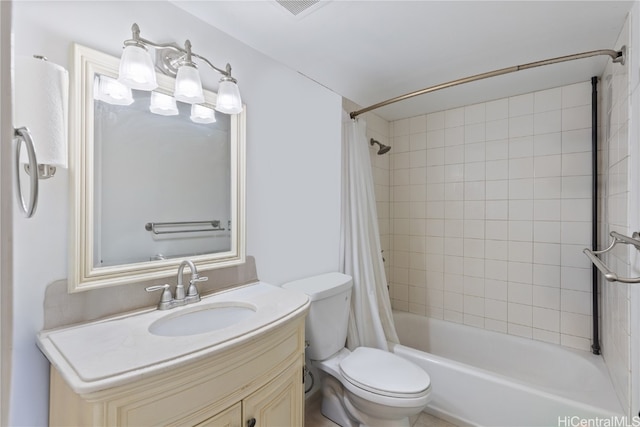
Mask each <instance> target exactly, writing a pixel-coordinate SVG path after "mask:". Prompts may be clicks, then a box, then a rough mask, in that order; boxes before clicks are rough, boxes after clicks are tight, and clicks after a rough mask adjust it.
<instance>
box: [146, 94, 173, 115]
mask: <svg viewBox="0 0 640 427" xmlns="http://www.w3.org/2000/svg"><path fill="white" fill-rule="evenodd" d="M149 111H151V112H152V113H154V114H160V115H161V116H176V115H178V106H177V105H176V99H175V98H174V97H173V96H169V95H165V94H164V93H159V92H151V103H150V104H149Z"/></svg>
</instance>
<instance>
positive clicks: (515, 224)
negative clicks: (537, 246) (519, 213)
mask: <svg viewBox="0 0 640 427" xmlns="http://www.w3.org/2000/svg"><path fill="white" fill-rule="evenodd" d="M509 240H512V241H518V242H531V241H533V222H532V221H512V220H509Z"/></svg>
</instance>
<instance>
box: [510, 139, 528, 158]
mask: <svg viewBox="0 0 640 427" xmlns="http://www.w3.org/2000/svg"><path fill="white" fill-rule="evenodd" d="M532 156H533V136H523V137H519V138H510V139H509V158H510V159H516V158H519V157H532Z"/></svg>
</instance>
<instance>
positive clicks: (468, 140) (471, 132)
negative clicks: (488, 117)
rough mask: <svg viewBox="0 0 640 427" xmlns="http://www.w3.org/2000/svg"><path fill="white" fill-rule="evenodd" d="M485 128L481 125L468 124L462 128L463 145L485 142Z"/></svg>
mask: <svg viewBox="0 0 640 427" xmlns="http://www.w3.org/2000/svg"><path fill="white" fill-rule="evenodd" d="M485 128H486V125H485V124H484V122H483V123H474V124H468V125H465V127H464V142H465V144H473V143H476V142H484V141H485Z"/></svg>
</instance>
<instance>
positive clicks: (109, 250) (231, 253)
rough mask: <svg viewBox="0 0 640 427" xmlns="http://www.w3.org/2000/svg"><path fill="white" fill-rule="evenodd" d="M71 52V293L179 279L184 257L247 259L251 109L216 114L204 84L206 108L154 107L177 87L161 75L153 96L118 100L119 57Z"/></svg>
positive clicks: (202, 261) (206, 262) (214, 263)
mask: <svg viewBox="0 0 640 427" xmlns="http://www.w3.org/2000/svg"><path fill="white" fill-rule="evenodd" d="M72 50H73V52H72V54H73V70H72V87H71V98H70V99H71V102H70V112H71V117H70V133H69V136H70V140H69V153H70V158H69V173H70V183H71V188H70V218H71V219H70V227H69V228H70V241H69V248H70V250H69V291H70V292H78V291H82V290H89V289H95V288H97V287H104V286H114V285H121V284H126V283H134V282H142V281H148V280H154V279H158V278H162V277H168V276H172V275H175V274H176V272H177V268H178V265H179V264H180V262H181V261H182V260H184V259H190V260H191V261H193V262H194V263H195V264H196V266H197V267H198V270H199V271H206V270H210V269H214V268H220V267H227V266H230V265H235V264H240V263H243V262H244V260H245V245H244V242H245V237H244V230H245V226H244V186H245V184H244V176H245V168H244V167H245V155H244V149H245V120H246V116H245V115H246V113H245V111H246V109H245V110H243V112H242V113H240V114H237V115H226V114H222V113H220V112H217V111H215V113H214V110H213V106H214V105H215V102H216V94H215V93H213V92H210V91H207V90H205V103H204V104H202V105H200V106H199V107H196V108H203V110H202V111H204V114H201V113H200V112H199V111H195V110H192V106H191V105H190V104H184V103H181V102H177V103H175V104H174V105H173V106H171V105H170V106H169V107H166V106H163V104H162V102H160V104H158V102H157V101H158V100H157V99H154V103H153V105H154V108H151V107H150V105H152V102H151V101H152V99H151V98H152V97H154V98H157V97H158V98H162V99H164V100H170V96H171V93H172V92H173V86H174V79H173V78H171V77H168V76H165V75H160V74H158V75H157V77H158V84H159V87H158V88H157V89H156V90H154V91H153V92H148V91H137V90H131V94H125V95H122V94H116V95H115V98H114V97H112V96H111V95H109V93H110V92H109V89H108V86H109V84H110V83H112V82H113V81H114V80H113V79H116V78H117V74H118V66H119V58H115V57H112V56H110V55H107V54H104V53H102V52H99V51H96V50H93V49H90V48H87V47H85V46H81V45H78V44H74V45H73V47H72ZM163 95H168V96H163ZM161 101H162V100H161ZM152 109H153V111H154V112H152V111H151V110H152ZM212 120H215V121H213V122H212Z"/></svg>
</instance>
